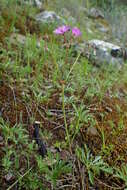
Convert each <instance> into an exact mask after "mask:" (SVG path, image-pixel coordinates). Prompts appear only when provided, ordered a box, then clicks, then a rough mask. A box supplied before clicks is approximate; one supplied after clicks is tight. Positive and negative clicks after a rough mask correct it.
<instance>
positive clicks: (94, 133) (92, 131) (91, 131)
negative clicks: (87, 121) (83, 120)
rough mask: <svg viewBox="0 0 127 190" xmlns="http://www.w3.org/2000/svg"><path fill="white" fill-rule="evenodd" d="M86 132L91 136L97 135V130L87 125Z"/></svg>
mask: <svg viewBox="0 0 127 190" xmlns="http://www.w3.org/2000/svg"><path fill="white" fill-rule="evenodd" d="M87 134H88V135H91V136H97V135H98V131H97V129H96V128H95V127H89V128H88V129H87Z"/></svg>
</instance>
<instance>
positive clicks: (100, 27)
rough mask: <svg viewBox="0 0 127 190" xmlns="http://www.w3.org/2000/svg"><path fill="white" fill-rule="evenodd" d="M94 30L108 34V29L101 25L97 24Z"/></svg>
mask: <svg viewBox="0 0 127 190" xmlns="http://www.w3.org/2000/svg"><path fill="white" fill-rule="evenodd" d="M96 28H97V29H98V30H99V31H100V32H103V33H107V32H109V27H106V26H104V25H103V24H100V23H97V24H96Z"/></svg>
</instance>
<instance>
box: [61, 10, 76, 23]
mask: <svg viewBox="0 0 127 190" xmlns="http://www.w3.org/2000/svg"><path fill="white" fill-rule="evenodd" d="M60 15H61V16H62V17H64V18H66V19H67V20H68V22H70V23H72V24H75V23H76V19H75V18H74V17H72V16H71V13H70V12H69V11H68V10H67V9H66V8H63V9H61V12H60Z"/></svg>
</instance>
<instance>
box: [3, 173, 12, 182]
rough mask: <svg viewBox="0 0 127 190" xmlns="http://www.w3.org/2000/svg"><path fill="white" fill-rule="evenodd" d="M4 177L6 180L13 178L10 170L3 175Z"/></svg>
mask: <svg viewBox="0 0 127 190" xmlns="http://www.w3.org/2000/svg"><path fill="white" fill-rule="evenodd" d="M4 178H5V180H6V182H10V181H11V180H12V179H13V178H14V176H13V174H12V173H11V172H8V174H7V175H5V176H4Z"/></svg>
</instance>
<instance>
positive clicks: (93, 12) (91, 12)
mask: <svg viewBox="0 0 127 190" xmlns="http://www.w3.org/2000/svg"><path fill="white" fill-rule="evenodd" d="M88 16H89V17H91V18H95V19H97V18H104V14H103V12H102V11H101V10H99V9H97V8H95V7H93V8H91V9H90V10H89V12H88Z"/></svg>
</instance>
